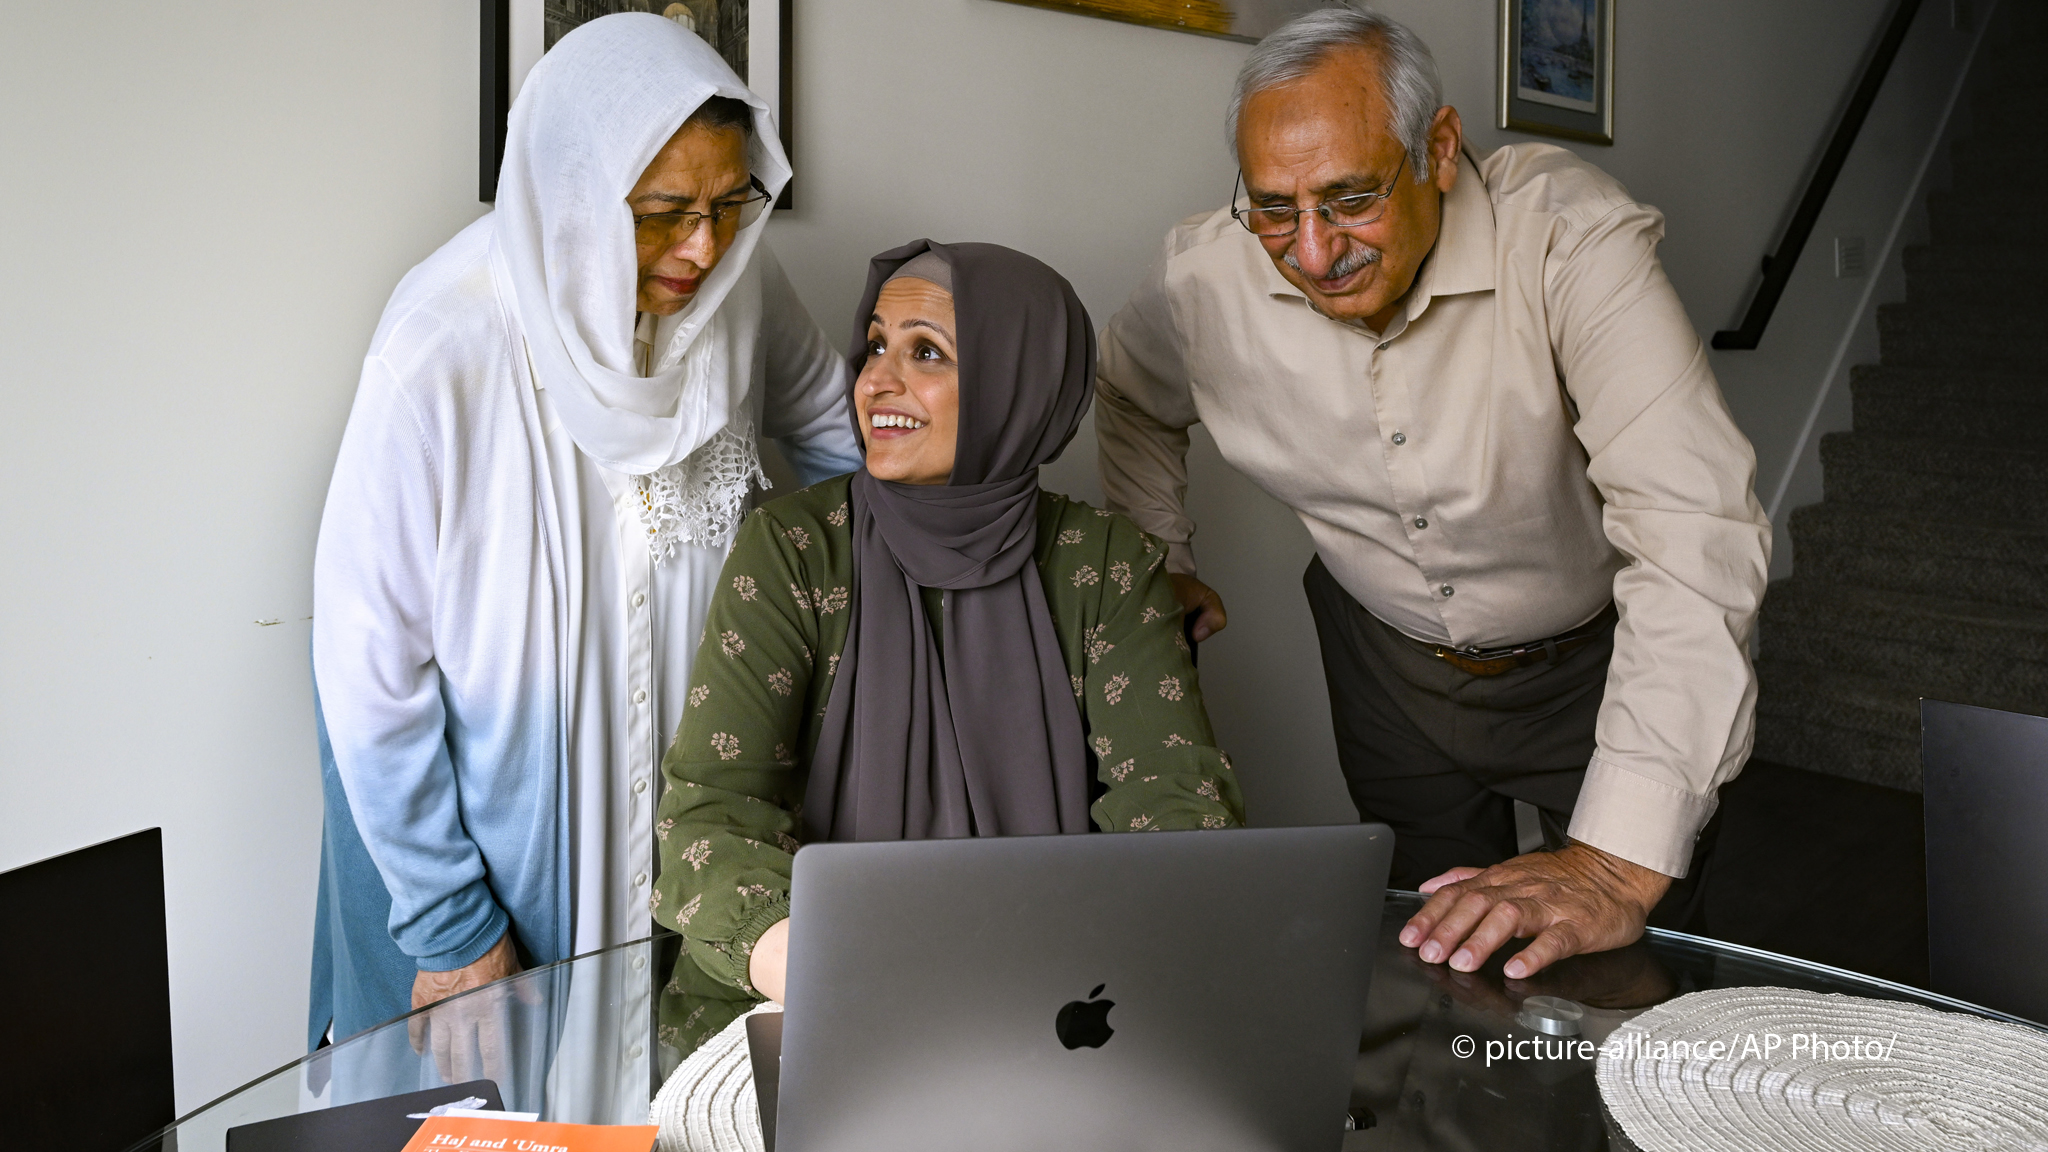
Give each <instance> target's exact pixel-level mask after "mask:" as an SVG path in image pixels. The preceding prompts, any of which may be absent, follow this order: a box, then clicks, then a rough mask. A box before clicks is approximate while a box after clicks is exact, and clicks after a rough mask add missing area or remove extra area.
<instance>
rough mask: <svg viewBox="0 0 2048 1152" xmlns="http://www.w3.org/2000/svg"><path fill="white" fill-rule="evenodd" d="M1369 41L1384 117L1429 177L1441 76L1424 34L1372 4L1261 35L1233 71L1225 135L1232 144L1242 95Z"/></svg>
mask: <svg viewBox="0 0 2048 1152" xmlns="http://www.w3.org/2000/svg"><path fill="white" fill-rule="evenodd" d="M1353 47H1357V48H1368V49H1371V50H1372V51H1373V52H1374V53H1376V54H1377V55H1378V56H1379V60H1380V84H1381V86H1382V89H1383V90H1384V91H1385V93H1386V99H1387V108H1388V109H1389V116H1390V119H1391V120H1392V121H1393V122H1392V123H1391V124H1388V125H1387V128H1388V130H1389V131H1391V132H1393V134H1394V137H1395V139H1397V140H1399V141H1400V142H1401V146H1402V147H1403V148H1405V149H1407V151H1408V165H1409V167H1411V168H1413V169H1415V179H1416V180H1418V181H1421V180H1426V179H1428V178H1429V127H1430V124H1431V123H1432V122H1434V121H1435V119H1436V110H1437V109H1439V108H1441V107H1443V105H1444V86H1443V81H1441V80H1439V79H1437V75H1436V57H1435V56H1432V55H1431V54H1430V51H1429V45H1427V44H1424V43H1423V42H1422V38H1421V37H1419V36H1417V35H1416V34H1415V33H1413V32H1410V31H1409V30H1408V28H1407V26H1406V25H1404V24H1402V23H1401V22H1400V21H1398V20H1393V19H1390V18H1388V17H1386V16H1382V15H1380V14H1379V13H1378V12H1375V11H1373V10H1372V9H1370V8H1359V7H1354V6H1352V5H1351V4H1348V3H1346V4H1343V5H1342V6H1339V7H1331V8H1318V9H1317V10H1315V11H1314V12H1310V13H1308V14H1306V15H1303V16H1297V17H1295V18H1294V19H1292V20H1290V21H1288V22H1287V23H1285V24H1283V25H1281V26H1280V27H1279V28H1278V29H1276V30H1275V31H1274V32H1273V33H1272V34H1271V35H1269V36H1267V37H1266V38H1265V39H1264V40H1261V41H1259V44H1258V47H1256V48H1253V49H1252V52H1251V55H1249V56H1247V57H1245V61H1244V67H1243V68H1241V69H1239V70H1238V73H1237V88H1236V90H1235V91H1233V92H1231V94H1230V113H1229V118H1228V122H1227V128H1226V132H1227V136H1226V138H1225V143H1227V144H1228V145H1229V147H1230V149H1231V151H1232V152H1233V153H1234V152H1236V150H1237V121H1238V117H1239V115H1240V114H1242V113H1243V112H1244V102H1245V101H1246V100H1249V99H1251V97H1252V96H1254V95H1256V94H1257V93H1260V92H1264V91H1265V90H1266V89H1268V88H1278V87H1280V86H1281V85H1283V84H1291V83H1293V82H1294V81H1296V80H1299V79H1301V78H1302V77H1304V76H1306V75H1308V74H1309V73H1310V72H1313V71H1315V69H1316V66H1317V65H1319V64H1321V63H1322V62H1323V61H1324V60H1325V59H1327V58H1328V57H1329V55H1330V54H1331V53H1333V52H1336V51H1338V50H1339V49H1343V48H1353Z"/></svg>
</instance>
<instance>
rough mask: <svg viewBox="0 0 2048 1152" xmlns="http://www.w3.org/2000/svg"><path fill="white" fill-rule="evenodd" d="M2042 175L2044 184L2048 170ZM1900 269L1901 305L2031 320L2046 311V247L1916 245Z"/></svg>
mask: <svg viewBox="0 0 2048 1152" xmlns="http://www.w3.org/2000/svg"><path fill="white" fill-rule="evenodd" d="M2044 151H2048V149H2044ZM2041 171H2042V179H2043V180H2044V181H2048V166H2044V167H2043V168H2042V170H2041ZM1905 265H1906V302H1907V303H1908V304H1911V305H1914V306H1916V307H1919V306H1934V307H1940V306H1943V305H1972V306H1982V307H1989V308H2014V307H2021V308H2024V307H2032V308H2034V309H2035V311H2034V313H2033V316H2036V317H2038V316H2039V315H2041V310H2042V309H2044V308H2048V279H2044V277H2043V270H2044V269H2048V245H2020V244H2001V245H1990V244H1916V245H1913V246H1912V247H1909V248H1907V249H1906V252H1905ZM2029 322H2031V317H2030V321H2029Z"/></svg>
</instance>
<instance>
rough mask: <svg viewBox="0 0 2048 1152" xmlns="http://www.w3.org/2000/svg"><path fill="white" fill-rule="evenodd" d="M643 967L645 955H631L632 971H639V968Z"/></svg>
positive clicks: (645, 962)
mask: <svg viewBox="0 0 2048 1152" xmlns="http://www.w3.org/2000/svg"><path fill="white" fill-rule="evenodd" d="M645 967H647V957H645V956H635V957H633V971H635V972H638V971H640V970H641V969H642V968H645Z"/></svg>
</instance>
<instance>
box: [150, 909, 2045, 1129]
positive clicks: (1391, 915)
mask: <svg viewBox="0 0 2048 1152" xmlns="http://www.w3.org/2000/svg"><path fill="white" fill-rule="evenodd" d="M1421 906H1422V898H1421V897H1420V896H1417V895H1415V894H1414V893H1403V892H1392V893H1389V894H1388V897H1387V902H1386V907H1385V911H1384V913H1383V914H1382V916H1381V922H1380V936H1379V950H1378V956H1377V958H1376V962H1375V964H1374V968H1373V977H1372V988H1371V993H1370V995H1369V997H1368V1000H1367V1007H1366V1027H1365V1034H1364V1037H1363V1041H1362V1043H1361V1045H1360V1052H1359V1057H1358V1063H1357V1067H1356V1071H1355V1073H1354V1076H1353V1081H1352V1099H1351V1112H1352V1117H1353V1122H1354V1123H1355V1124H1356V1125H1357V1129H1356V1130H1355V1131H1351V1132H1347V1133H1346V1134H1345V1136H1344V1143H1343V1147H1344V1149H1346V1150H1347V1152H1349V1150H1353V1149H1373V1150H1394V1149H1457V1150H1460V1152H1464V1150H1471V1152H1480V1150H1487V1149H1502V1150H1508V1149H1513V1150H1515V1152H1529V1150H1532V1149H1557V1150H1560V1152H1566V1150H1569V1152H1596V1150H1599V1149H1605V1148H1607V1147H1609V1144H1608V1137H1607V1134H1606V1129H1605V1126H1604V1124H1603V1123H1602V1120H1601V1110H1600V1103H1599V1093H1598V1090H1597V1089H1596V1087H1595V1085H1594V1081H1593V1061H1592V1060H1590V1059H1569V1058H1568V1059H1562V1060H1558V1059H1547V1060H1537V1059H1519V1060H1518V1059H1513V1058H1508V1057H1506V1056H1495V1055H1493V1054H1495V1053H1503V1052H1511V1051H1512V1049H1509V1048H1507V1047H1506V1043H1507V1042H1508V1041H1510V1040H1512V1039H1526V1038H1529V1037H1531V1036H1533V1035H1535V1033H1534V1032H1532V1030H1531V1028H1530V1027H1529V1025H1528V1024H1526V1023H1524V1022H1522V1021H1521V1020H1518V1016H1521V1015H1522V1013H1523V1011H1524V1008H1525V1005H1524V1001H1526V1000H1528V999H1529V998H1530V997H1535V996H1551V997H1559V998H1562V999H1564V1000H1569V1001H1572V1002H1574V1003H1575V1004H1577V1005H1579V1006H1580V1007H1582V1008H1583V1011H1584V1016H1583V1019H1582V1020H1581V1021H1580V1027H1581V1029H1582V1033H1583V1038H1584V1039H1587V1040H1591V1041H1593V1042H1594V1044H1595V1045H1596V1046H1597V1045H1598V1044H1599V1043H1600V1042H1601V1041H1603V1040H1605V1039H1606V1037H1607V1036H1608V1034H1609V1033H1611V1032H1612V1031H1613V1030H1614V1029H1615V1028H1617V1027H1619V1026H1620V1025H1621V1024H1622V1023H1623V1022H1624V1021H1626V1020H1628V1019H1629V1018H1631V1017H1633V1016H1635V1015H1637V1014H1639V1013H1641V1012H1643V1011H1645V1010H1646V1009H1648V1008H1651V1007H1654V1006H1655V1005H1657V1004H1660V1003H1663V1002H1664V1001H1666V1000H1669V999H1671V998H1672V997H1674V996H1679V995H1683V994H1685V993H1688V992H1697V991H1703V990H1706V989H1711V988H1739V987H1761V986H1768V987H1777V988H1794V989H1801V990H1806V991H1814V992H1841V993H1848V994H1850V995H1856V996H1867V997H1872V998H1876V999H1882V1000H1897V1001H1906V1002H1910V1003H1915V1004H1922V1005H1926V1006H1928V1007H1932V1008H1937V1009H1942V1010H1946V1011H1957V1012H1968V1013H1973V1014H1976V1015H1979V1016H1984V1017H1987V1018H1990V1019H1994V1020H2006V1021H2013V1022H2017V1023H2023V1024H2024V1023H2027V1022H2026V1021H2020V1020H2017V1018H2015V1017H2012V1016H2008V1015H2004V1014H2002V1013H1998V1012H1994V1011H1991V1010H1989V1009H1985V1008H1980V1007H1977V1006H1975V1005H1970V1004H1965V1003H1962V1002H1961V1001H1957V1000H1951V999H1949V998H1947V997H1944V996H1938V995H1935V994H1934V993H1931V992H1925V991H1922V990H1919V989H1915V988H1908V987H1906V986H1904V985H1899V984H1893V983H1890V982H1888V981H1883V980H1876V979H1872V978H1869V977H1865V976H1858V975H1856V974H1854V973H1851V972H1844V971H1842V970H1840V969H1835V968H1828V967H1825V966H1823V965H1819V964H1812V963H1808V962H1806V961H1803V960H1796V959H1793V958H1790V957H1786V956H1778V955H1774V954H1772V953H1768V952H1761V951H1758V950H1756V949H1752V948H1744V947H1741V946H1738V945H1732V944H1723V943H1719V942H1717V941H1713V940H1706V939H1702V938H1699V937H1694V936H1686V935H1682V934H1679V933H1674V932H1663V931H1659V930H1656V929H1652V930H1650V932H1649V933H1648V934H1647V935H1646V936H1645V937H1644V938H1643V939H1642V940H1641V941H1639V942H1637V943H1636V944H1633V945H1631V946H1629V947H1627V948H1624V949H1621V950H1619V951H1615V952H1603V953H1598V954H1595V955H1591V956H1579V957H1573V958H1572V959H1569V960H1565V961H1563V962H1561V963H1559V964H1556V965H1553V966H1552V967H1551V968H1550V969H1548V970H1546V971H1544V972H1542V973H1539V974H1538V975H1537V976H1536V977H1535V978H1533V979H1530V980H1506V979H1504V978H1503V977H1502V975H1501V965H1502V963H1504V962H1505V960H1506V958H1507V957H1508V956H1510V955H1512V954H1513V949H1512V948H1509V949H1503V950H1502V952H1501V953H1500V954H1498V955H1496V956H1495V957H1494V959H1493V961H1492V962H1491V963H1490V964H1489V965H1487V967H1485V968H1484V969H1482V970H1480V971H1479V972H1475V973H1471V974H1465V973H1460V972H1453V971H1451V970H1450V969H1449V968H1447V967H1445V966H1443V965H1441V964H1424V963H1422V962H1421V961H1420V960H1417V959H1416V957H1415V954H1414V952H1412V951H1410V950H1409V949H1406V948H1403V947H1401V945H1400V942H1399V940H1398V939H1397V938H1396V934H1397V933H1398V932H1399V931H1400V928H1401V925H1402V924H1403V923H1405V922H1406V921H1407V919H1408V917H1409V916H1411V915H1413V914H1414V912H1415V911H1416V909H1418V908H1420V907H1421ZM679 945H680V941H679V939H678V938H677V937H676V936H674V935H673V934H670V933H663V934H661V935H658V936H653V937H650V938H648V939H645V940H638V941H634V942H633V943H630V944H623V945H620V946H618V947H616V948H610V949H607V950H605V951H602V952H594V953H591V954H589V955H585V956H579V957H576V958H574V959H571V960H565V961H562V962H561V963H559V964H553V965H549V966H548V967H545V968H536V969H534V970H532V971H529V972H524V973H521V974H520V975H518V976H515V977H512V978H511V979H508V980H502V981H499V982H498V983H496V984H492V985H489V986H487V987H484V988H479V989H477V990H475V991H472V992H469V993H465V994H464V995H461V996H457V997H453V998H451V999H448V1000H444V1001H442V1002H440V1003H438V1004H435V1005H432V1006H430V1007H428V1008H425V1009H422V1010H421V1011H419V1012H415V1013H413V1014H411V1015H410V1016H405V1017H401V1018H399V1019H397V1020H394V1021H392V1022H390V1023H388V1024H384V1025H381V1026H379V1027H377V1028H373V1029H371V1030H369V1031H367V1032H364V1033H361V1034H360V1035H357V1036H352V1037H349V1038H348V1039H346V1040H343V1041H341V1042H340V1043H338V1044H335V1045H333V1046H330V1047H327V1048H323V1049H321V1050H320V1051H318V1052H316V1053H314V1054H312V1055H311V1056H308V1057H306V1058H304V1059H302V1060H297V1061H294V1062H293V1063H291V1064H288V1065H286V1066H284V1067H283V1068H280V1069H278V1070H277V1071H275V1072H272V1073H270V1074H268V1075H266V1076H263V1077H261V1078H259V1079H257V1080H256V1081H254V1082H252V1083H250V1084H248V1085H246V1086H245V1087H242V1088H240V1089H237V1090H236V1091H234V1092H231V1093H229V1094H227V1095H226V1096H223V1097H221V1098H220V1099H218V1100H215V1101H213V1102H212V1103H210V1104H207V1105H206V1106H204V1107H202V1108H200V1109H198V1110H196V1111H194V1112H193V1113H192V1114H190V1115H188V1116H186V1117H184V1118H183V1119H181V1120H179V1121H178V1122H177V1123H175V1124H173V1125H172V1126H171V1127H170V1128H168V1129H165V1130H164V1132H162V1133H159V1134H156V1135H153V1136H151V1137H150V1138H149V1139H148V1140H145V1141H143V1142H142V1143H141V1144H138V1145H136V1146H135V1150H134V1152H143V1150H145V1149H146V1150H149V1152H171V1150H172V1149H176V1150H177V1152H226V1148H227V1141H228V1137H227V1133H228V1131H229V1129H231V1128H235V1127H237V1126H239V1125H244V1124H251V1123H255V1122H258V1121H262V1120H268V1119H273V1118H276V1117H280V1116H288V1115H293V1114H296V1113H301V1112H310V1111H315V1110H318V1109H323V1108H329V1107H333V1106H335V1105H338V1104H348V1103H353V1102H357V1101H362V1100H371V1099H377V1098H380V1097H384V1096H392V1095H397V1094H399V1093H405V1092H417V1091H421V1090H424V1089H433V1088H441V1087H446V1086H449V1085H457V1084H464V1083H467V1082H470V1081H474V1080H486V1079H487V1080H490V1081H493V1082H494V1083H496V1084H497V1085H498V1086H499V1088H500V1090H501V1092H502V1094H503V1098H504V1106H505V1107H506V1108H508V1109H512V1110H515V1111H527V1112H538V1113H539V1114H540V1118H541V1119H543V1120H556V1121H563V1122H568V1123H583V1124H644V1123H646V1122H647V1113H648V1105H649V1102H650V1101H651V1100H652V1099H653V1097H654V1093H655V1091H656V1090H657V1089H659V1087H660V1085H661V1081H662V1079H663V1078H664V1077H665V1076H666V1075H667V1074H668V1073H669V1072H670V1071H672V1070H673V1069H674V1068H675V1066H676V1064H677V1063H679V1062H680V1060H681V1055H680V1054H679V1053H678V1052H676V1050H675V1049H673V1048H670V1047H668V1046H666V1045H664V1044H662V1043H661V1042H660V1039H659V1026H658V1018H659V1015H660V1012H659V1009H660V1000H661V997H662V996H663V995H664V992H663V984H664V983H665V981H666V979H667V974H668V972H669V969H670V968H671V966H672V965H673V964H674V962H675V957H676V955H677V953H678V951H679ZM1490 1042H1491V1047H1490V1046H1489V1043H1490Z"/></svg>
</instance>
